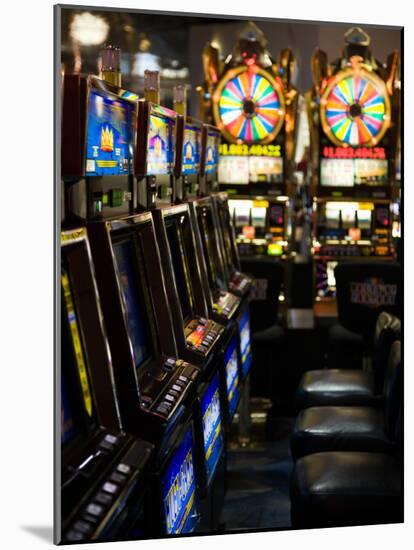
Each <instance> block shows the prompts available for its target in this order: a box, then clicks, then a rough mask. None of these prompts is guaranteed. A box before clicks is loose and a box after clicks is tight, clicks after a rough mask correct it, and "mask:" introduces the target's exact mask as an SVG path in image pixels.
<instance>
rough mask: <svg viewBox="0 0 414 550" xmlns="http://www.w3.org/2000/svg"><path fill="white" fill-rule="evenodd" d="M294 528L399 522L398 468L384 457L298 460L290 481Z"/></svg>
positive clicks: (337, 454) (321, 455)
mask: <svg viewBox="0 0 414 550" xmlns="http://www.w3.org/2000/svg"><path fill="white" fill-rule="evenodd" d="M290 495H291V516H292V525H293V527H296V528H297V527H332V526H346V525H367V524H375V523H396V522H402V521H403V497H402V465H401V462H400V460H398V459H397V458H396V457H394V456H390V455H387V454H382V453H365V452H330V453H316V454H313V455H309V456H305V457H303V458H301V459H300V460H298V462H297V463H296V465H295V468H294V470H293V473H292V477H291V485H290Z"/></svg>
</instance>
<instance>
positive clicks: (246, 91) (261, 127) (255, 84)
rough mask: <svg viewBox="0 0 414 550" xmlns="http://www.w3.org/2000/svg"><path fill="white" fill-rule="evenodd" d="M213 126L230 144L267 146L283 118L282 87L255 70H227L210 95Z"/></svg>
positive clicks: (258, 68) (255, 68) (265, 74)
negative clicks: (214, 124) (211, 95)
mask: <svg viewBox="0 0 414 550" xmlns="http://www.w3.org/2000/svg"><path fill="white" fill-rule="evenodd" d="M213 114H214V119H215V123H216V125H217V126H218V127H219V128H220V130H221V132H222V134H223V136H224V137H225V138H226V139H227V141H229V142H231V143H248V144H252V143H257V144H265V143H270V142H271V141H273V140H274V139H275V137H276V136H277V134H278V132H279V130H280V128H281V126H282V124H283V121H284V116H285V100H284V96H283V90H282V85H281V84H280V83H279V82H278V81H277V80H275V79H274V78H273V77H272V76H271V75H270V74H269V73H267V72H266V71H264V70H263V69H261V68H260V67H257V66H256V65H253V66H249V67H247V66H242V67H238V68H236V69H230V70H229V71H228V72H227V73H226V74H225V75H224V76H223V78H222V79H221V81H220V82H219V84H218V86H217V89H216V90H215V92H214V95H213Z"/></svg>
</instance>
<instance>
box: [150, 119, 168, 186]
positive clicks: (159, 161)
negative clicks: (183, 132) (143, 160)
mask: <svg viewBox="0 0 414 550" xmlns="http://www.w3.org/2000/svg"><path fill="white" fill-rule="evenodd" d="M173 124H174V122H173V121H171V120H170V119H168V118H164V117H160V116H156V115H150V123H149V132H148V144H147V174H148V175H152V176H156V175H163V174H171V172H172V169H173V162H174V148H173Z"/></svg>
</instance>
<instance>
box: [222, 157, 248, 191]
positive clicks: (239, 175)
mask: <svg viewBox="0 0 414 550" xmlns="http://www.w3.org/2000/svg"><path fill="white" fill-rule="evenodd" d="M218 181H219V182H220V183H224V184H229V185H248V184H249V157H223V156H220V157H219V163H218Z"/></svg>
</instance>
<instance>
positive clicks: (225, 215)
mask: <svg viewBox="0 0 414 550" xmlns="http://www.w3.org/2000/svg"><path fill="white" fill-rule="evenodd" d="M218 215H219V219H220V223H221V230H222V233H223V241H224V251H225V254H226V262H227V267H228V269H229V271H230V273H233V272H234V271H236V269H237V267H236V259H235V257H234V252H233V246H232V236H231V232H232V226H231V221H230V212H229V209H228V208H226V207H225V206H224V205H223V206H219V207H218Z"/></svg>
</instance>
